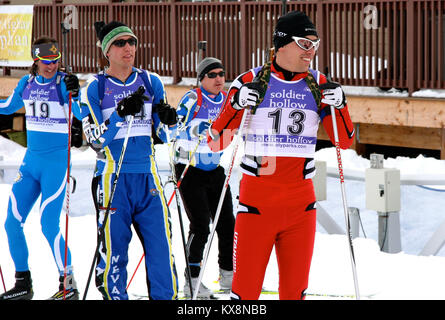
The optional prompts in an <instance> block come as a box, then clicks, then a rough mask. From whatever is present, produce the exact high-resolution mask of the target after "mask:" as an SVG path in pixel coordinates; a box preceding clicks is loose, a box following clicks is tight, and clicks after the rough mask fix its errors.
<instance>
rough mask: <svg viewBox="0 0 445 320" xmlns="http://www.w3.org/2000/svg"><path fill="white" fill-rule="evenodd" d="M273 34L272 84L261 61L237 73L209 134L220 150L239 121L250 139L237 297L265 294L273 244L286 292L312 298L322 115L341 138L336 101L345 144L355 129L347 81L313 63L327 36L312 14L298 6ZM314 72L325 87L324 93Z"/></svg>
mask: <svg viewBox="0 0 445 320" xmlns="http://www.w3.org/2000/svg"><path fill="white" fill-rule="evenodd" d="M273 40H274V46H275V56H274V59H273V61H272V64H271V66H270V79H269V81H268V84H267V90H264V89H262V88H264V87H262V86H260V85H259V84H258V82H257V81H256V78H255V77H256V75H257V74H258V72H260V71H261V70H262V67H258V68H254V69H251V70H249V71H247V72H245V73H243V74H241V75H240V76H238V78H237V79H236V80H235V81H233V83H232V86H231V87H230V88H229V92H228V97H227V99H226V102H225V105H224V107H223V108H222V110H221V112H220V114H219V115H218V117H217V119H216V120H215V121H214V122H213V123H212V125H211V127H210V129H209V131H208V136H207V138H208V144H209V146H210V148H211V149H212V150H213V151H219V150H222V149H224V148H226V147H227V146H228V145H229V144H230V142H231V141H232V139H233V137H234V134H235V133H236V132H237V131H238V129H239V130H242V131H241V132H242V136H243V139H244V142H245V147H244V148H245V149H244V156H243V159H242V163H241V165H240V168H241V171H242V173H243V175H242V179H241V182H240V194H239V205H238V212H237V217H236V223H235V233H234V245H233V247H234V248H233V271H234V277H233V282H232V291H231V298H232V299H242V300H254V299H258V297H259V295H260V293H261V288H262V283H263V279H264V273H265V271H266V267H267V264H268V261H269V257H270V253H271V250H272V248H273V246H275V251H276V255H277V261H278V268H279V295H280V299H283V300H284V299H287V300H288V299H304V298H305V291H306V289H307V286H308V278H309V270H310V265H311V259H312V252H313V247H314V238H315V226H316V205H315V204H316V199H315V193H314V187H313V184H312V179H311V178H312V177H313V176H314V175H315V161H314V153H315V145H316V141H317V131H318V125H319V123H320V122H321V123H322V124H323V127H324V129H325V130H326V132H327V133H328V134H329V137H330V139H331V141H332V142H334V132H333V126H332V117H331V110H330V109H331V108H330V106H333V107H335V109H334V110H335V113H336V122H337V130H338V137H339V144H340V147H341V148H342V149H347V148H349V147H350V146H351V144H352V139H353V135H354V129H353V124H352V121H351V118H350V116H349V112H348V107H347V105H346V98H345V95H344V93H343V90H342V88H341V86H340V85H339V84H337V83H333V82H328V81H327V79H326V77H325V76H324V75H323V74H321V73H320V72H318V71H316V70H312V69H309V65H310V63H311V61H312V60H313V58H314V56H315V53H316V50H317V49H318V46H319V43H320V40H319V38H318V35H317V31H316V29H315V26H314V25H313V23H312V22H311V21H310V19H309V17H307V16H306V14H304V13H302V12H298V11H293V12H290V13H288V14H286V15H284V16H282V17H280V19H279V20H278V22H277V25H276V27H275V32H274V37H273ZM309 75H312V77H308V76H309ZM310 78H311V79H312V81H313V82H315V81H316V82H317V84H316V87H318V89H317V90H318V93H319V94H320V92H321V95H319V96H318V100H317V99H316V95H315V93H314V90H313V89H312V90H311V86H310V82H308V79H310ZM262 96H264V99H263V100H262V102H261V103H260V104H259V105H258V106H257V103H258V102H260V101H261V100H260V97H262ZM253 107H254V108H255V109H256V110H255V112H254V113H253V112H252V111H253V110H252V108H253ZM246 109H247V110H246ZM244 113H247V114H246V115H245V116H246V120H245V121H244V122H242V118H243V115H244ZM241 123H244V126H243V128H240V126H241Z"/></svg>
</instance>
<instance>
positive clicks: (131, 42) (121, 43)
mask: <svg viewBox="0 0 445 320" xmlns="http://www.w3.org/2000/svg"><path fill="white" fill-rule="evenodd" d="M127 43H128V44H129V45H130V46H135V45H136V43H137V41H136V39H135V38H130V39H127V40H124V39H119V40H116V41H114V42H113V45H115V46H116V47H118V48H123V47H125V45H126V44H127Z"/></svg>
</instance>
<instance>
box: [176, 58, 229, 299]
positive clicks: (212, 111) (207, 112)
mask: <svg viewBox="0 0 445 320" xmlns="http://www.w3.org/2000/svg"><path fill="white" fill-rule="evenodd" d="M197 73H198V79H199V81H200V83H201V86H200V87H199V88H196V89H192V90H190V91H188V92H187V93H186V94H185V95H184V96H183V97H182V99H181V101H180V102H179V104H178V108H177V110H178V111H177V112H178V118H179V121H178V125H177V126H174V127H172V128H170V129H171V131H172V135H171V136H175V140H176V141H175V158H174V162H175V174H176V177H177V179H178V180H179V179H180V177H181V175H182V173H183V172H184V170H185V167H186V165H187V164H188V163H190V167H189V168H188V171H187V172H186V174H185V175H184V177H183V181H182V182H181V184H180V186H179V191H180V193H181V198H182V201H183V203H184V207H185V210H186V212H187V217H188V218H189V221H190V228H189V236H188V242H187V248H188V262H189V266H190V275H191V281H190V282H191V284H192V287H193V290H195V289H196V287H197V284H196V283H197V282H198V277H199V273H200V271H201V260H202V259H203V253H204V247H205V245H206V243H207V239H208V237H209V234H210V228H209V224H210V222H211V221H212V220H214V218H215V214H216V211H217V207H218V203H219V200H220V196H221V192H222V190H223V185H224V182H225V179H226V175H225V172H224V168H223V167H222V166H220V159H221V156H222V152H213V151H212V150H210V148H209V147H208V145H207V141H205V139H204V140H201V142H200V143H199V146H197V144H198V141H200V140H199V137H200V136H201V137H203V136H204V137H205V135H206V132H207V129H208V127H209V126H210V121H212V120H213V119H214V118H216V116H217V115H218V113H219V111H220V109H221V108H222V106H223V104H224V101H225V98H226V96H227V93H226V92H225V91H224V84H225V71H224V66H223V64H222V62H221V61H220V60H219V59H216V58H214V57H207V58H205V59H203V60H202V61H201V62H200V63H199V64H198V68H197ZM195 150H196V151H195ZM234 228H235V216H234V214H233V205H232V193H231V191H230V186H228V187H227V191H226V193H225V197H224V200H223V203H222V206H221V212H220V216H219V220H218V224H217V227H216V233H217V235H218V265H219V273H220V277H219V285H220V288H221V290H230V288H231V286H232V278H233V263H232V256H233V231H234ZM190 282H189V281H186V282H185V285H184V295H185V296H186V297H187V296H191V295H192V294H191V290H190ZM197 297H198V298H199V299H212V298H213V295H212V292H211V290H209V289H208V288H207V287H206V286H205V285H204V284H202V283H201V285H200V287H199V290H198V293H197Z"/></svg>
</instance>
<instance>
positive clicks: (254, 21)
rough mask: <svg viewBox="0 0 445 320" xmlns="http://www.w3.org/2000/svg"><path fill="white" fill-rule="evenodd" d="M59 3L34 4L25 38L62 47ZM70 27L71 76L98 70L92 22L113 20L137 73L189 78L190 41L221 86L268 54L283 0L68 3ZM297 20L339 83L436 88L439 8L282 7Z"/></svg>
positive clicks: (400, 0) (390, 3) (443, 38)
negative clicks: (132, 46) (316, 41)
mask: <svg viewBox="0 0 445 320" xmlns="http://www.w3.org/2000/svg"><path fill="white" fill-rule="evenodd" d="M67 5H68V4H55V5H35V7H34V8H35V9H34V12H35V15H34V29H33V35H34V37H37V36H40V35H43V34H46V35H52V36H55V37H56V38H57V39H59V40H60V41H62V33H61V28H60V24H61V22H62V21H63V20H64V19H66V17H67V13H66V12H65V13H64V9H65V8H66V6H67ZM74 6H75V9H76V10H75V11H76V12H77V15H78V22H79V23H78V27H77V29H72V30H71V31H70V32H69V33H68V35H67V51H68V52H66V53H65V55H66V56H67V63H68V64H69V65H70V66H72V67H73V70H74V71H75V72H79V73H93V72H97V71H98V69H99V61H100V58H101V57H102V56H101V52H100V50H99V48H97V47H96V41H97V39H96V35H95V31H94V27H93V23H94V22H95V21H98V20H104V21H107V22H108V21H111V20H119V21H122V22H124V23H126V24H128V25H129V26H130V27H131V28H133V30H134V32H135V33H136V34H137V36H138V37H139V39H140V45H139V48H138V52H137V61H136V65H137V66H139V67H142V68H147V69H150V70H152V71H155V72H157V73H159V74H160V75H161V76H168V77H173V81H174V82H175V83H176V82H178V81H180V79H181V78H183V77H188V78H190V77H192V78H193V77H196V64H197V61H198V41H207V51H206V55H207V56H215V57H218V58H220V59H221V60H222V61H223V63H224V64H225V66H226V68H227V79H228V80H233V79H234V78H235V77H236V76H237V75H238V74H240V73H241V72H243V71H245V70H247V69H249V68H252V67H255V66H258V65H261V64H262V63H264V61H265V60H266V58H267V53H268V51H269V48H270V47H271V46H272V33H273V29H274V25H275V23H276V21H277V19H278V17H279V16H280V15H281V13H282V2H281V1H272V2H253V1H245V0H242V1H239V2H158V3H155V2H145V3H101V4H74ZM287 10H301V11H304V12H306V13H307V14H308V15H309V16H310V17H311V18H312V20H313V21H314V23H315V24H316V25H317V29H318V32H319V35H320V38H321V39H322V42H321V46H320V49H319V51H318V54H317V56H316V59H315V61H314V66H313V67H314V68H317V69H319V70H321V71H322V72H325V71H326V68H327V67H329V69H328V70H329V72H330V74H331V75H332V77H333V79H334V80H337V81H340V82H341V83H342V84H346V85H357V86H374V87H388V88H390V87H396V88H406V89H408V90H409V92H410V93H412V92H413V91H416V90H418V89H420V88H431V89H445V79H444V78H445V61H444V59H445V52H444V46H445V0H377V1H364V0H313V1H311V0H308V1H289V2H287Z"/></svg>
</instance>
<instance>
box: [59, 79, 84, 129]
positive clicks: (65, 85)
mask: <svg viewBox="0 0 445 320" xmlns="http://www.w3.org/2000/svg"><path fill="white" fill-rule="evenodd" d="M61 88H62V94H63V97H64V99H65V101H69V94H70V92H71V93H72V94H71V110H72V112H73V114H74V116H75V117H76V118H77V119H78V120H82V115H81V112H80V85H79V78H77V76H76V75H74V74H69V75H65V76H64V77H63V81H62V84H61Z"/></svg>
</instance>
